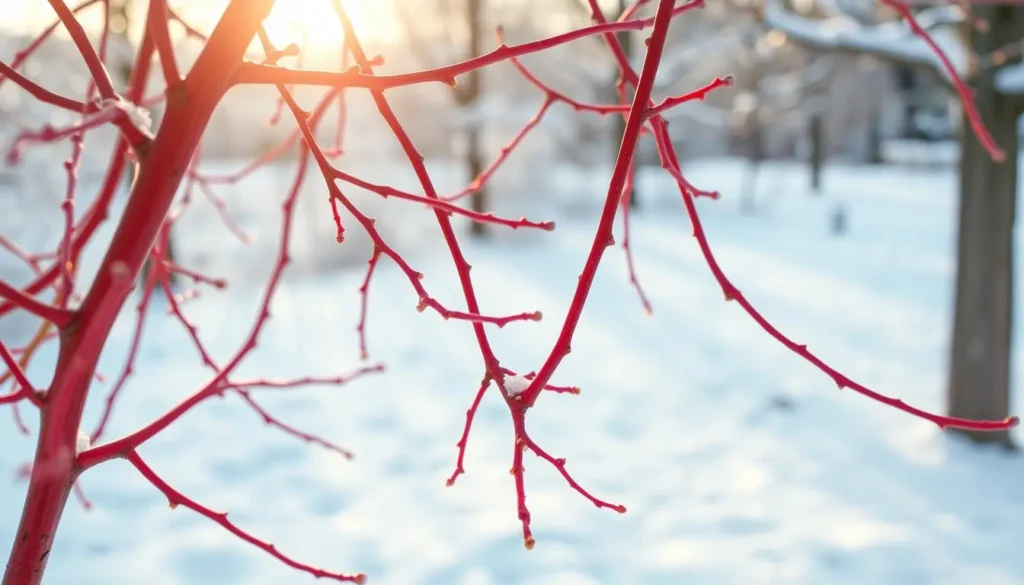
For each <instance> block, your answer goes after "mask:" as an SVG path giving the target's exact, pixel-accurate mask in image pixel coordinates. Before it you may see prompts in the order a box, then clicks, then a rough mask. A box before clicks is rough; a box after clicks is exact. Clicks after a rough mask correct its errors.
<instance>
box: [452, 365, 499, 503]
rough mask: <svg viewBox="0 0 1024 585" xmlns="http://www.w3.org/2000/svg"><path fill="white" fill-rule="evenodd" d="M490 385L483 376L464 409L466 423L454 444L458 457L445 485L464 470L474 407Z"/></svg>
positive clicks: (453, 483) (489, 378)
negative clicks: (468, 404) (473, 395)
mask: <svg viewBox="0 0 1024 585" xmlns="http://www.w3.org/2000/svg"><path fill="white" fill-rule="evenodd" d="M490 385H491V377H490V376H484V379H483V381H482V382H480V389H479V390H477V392H476V397H475V398H473V404H471V405H470V406H469V410H467V411H466V424H465V426H463V427H462V436H461V437H460V438H459V442H458V443H455V446H456V447H457V448H458V449H459V456H458V459H456V461H455V471H453V472H452V474H451V476H450V477H449V478H448V480H447V481H446V482H445V485H447V486H448V487H451V486H453V485H455V480H456V479H458V477H459V476H460V475H462V474H463V473H465V472H466V470H465V469H464V468H463V467H462V463H463V461H464V460H465V458H466V445H468V444H469V431H470V429H471V428H472V427H473V419H474V418H475V417H476V409H477V408H480V402H481V401H482V400H483V399H484V393H485V392H487V387H488V386H490Z"/></svg>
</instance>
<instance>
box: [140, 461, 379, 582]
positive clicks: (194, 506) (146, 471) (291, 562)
mask: <svg viewBox="0 0 1024 585" xmlns="http://www.w3.org/2000/svg"><path fill="white" fill-rule="evenodd" d="M124 457H125V459H127V460H128V462H129V463H131V464H132V465H133V466H134V467H135V469H137V470H138V471H139V473H140V474H142V477H144V478H145V479H146V481H148V482H149V483H151V484H153V487H155V488H156V489H158V490H160V493H162V494H163V495H164V497H166V498H167V502H168V504H169V505H170V507H171V509H172V510H173V509H174V508H177V507H178V506H184V507H186V508H188V509H189V510H192V511H193V512H195V513H197V514H199V515H201V516H204V517H206V518H208V519H209V520H212V521H214V522H216V523H217V524H219V525H221V526H222V527H223V528H224V529H225V530H227V531H228V532H230V533H231V534H234V535H235V536H237V537H238V538H241V539H242V540H244V541H245V542H248V543H249V544H251V545H253V546H255V547H256V548H258V549H260V550H262V551H263V552H265V553H267V554H269V555H270V556H272V557H274V558H275V559H277V560H279V561H281V562H282V563H284V564H285V565H288V566H289V567H291V568H293V569H297V570H299V571H302V572H303V573H308V574H310V575H312V576H314V577H316V578H318V579H320V578H323V579H332V580H334V581H342V582H351V583H365V582H366V576H365V575H363V574H362V573H357V574H354V575H350V574H345V573H331V572H328V571H324V570H323V569H318V568H316V567H314V566H312V565H307V564H305V563H300V562H299V561H296V560H295V559H293V558H292V557H290V556H287V555H285V554H283V553H282V552H280V551H279V550H277V547H275V546H274V545H273V544H271V543H269V542H267V541H265V540H260V539H258V538H256V537H255V536H253V535H252V534H250V533H248V532H246V531H245V530H242V529H241V528H239V527H238V526H237V525H236V524H235V523H234V522H231V521H230V520H228V515H227V513H225V512H215V511H214V510H212V509H210V508H207V507H206V506H204V505H202V504H200V503H199V502H197V501H195V500H193V499H192V498H190V497H188V496H186V495H185V494H183V493H181V492H179V491H178V490H176V489H174V488H173V487H171V486H170V484H168V483H167V482H166V481H164V480H163V479H162V478H161V477H160V476H159V475H157V474H156V472H155V471H153V469H152V468H150V467H149V465H147V464H146V462H145V461H143V460H142V457H139V454H138V453H137V452H136V451H135V450H134V449H132V450H129V451H127V452H126V453H125V454H124Z"/></svg>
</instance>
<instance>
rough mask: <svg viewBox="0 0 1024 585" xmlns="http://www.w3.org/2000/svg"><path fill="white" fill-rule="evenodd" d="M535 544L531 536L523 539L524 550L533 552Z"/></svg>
mask: <svg viewBox="0 0 1024 585" xmlns="http://www.w3.org/2000/svg"><path fill="white" fill-rule="evenodd" d="M536 544H537V541H536V540H534V538H533V537H532V536H527V537H526V538H524V539H523V546H525V547H526V550H533V547H534V545H536Z"/></svg>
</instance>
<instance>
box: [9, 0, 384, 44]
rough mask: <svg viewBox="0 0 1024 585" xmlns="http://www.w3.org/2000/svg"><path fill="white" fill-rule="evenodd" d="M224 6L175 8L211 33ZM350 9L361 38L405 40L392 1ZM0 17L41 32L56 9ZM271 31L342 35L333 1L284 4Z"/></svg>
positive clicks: (208, 2) (357, 1)
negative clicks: (398, 26)
mask: <svg viewBox="0 0 1024 585" xmlns="http://www.w3.org/2000/svg"><path fill="white" fill-rule="evenodd" d="M68 4H69V5H73V4H74V3H72V2H68ZM224 4H225V2H224V0H178V1H177V2H172V4H171V5H172V6H173V7H174V8H175V9H176V10H177V11H178V13H179V14H180V15H181V16H182V18H185V19H187V20H188V21H189V23H190V24H192V25H193V26H195V27H197V28H199V29H201V30H210V29H211V28H212V27H213V25H214V24H215V23H216V21H217V18H218V17H219V16H220V14H221V11H222V10H223V6H224ZM345 6H346V8H348V9H349V12H350V16H351V18H352V20H353V24H354V25H355V27H356V30H357V32H358V33H359V34H360V36H362V37H364V38H372V39H374V40H376V41H383V42H387V41H390V40H392V39H396V38H400V36H401V31H400V30H398V29H397V26H396V23H395V19H394V18H393V17H392V15H391V12H390V10H391V9H390V2H388V1H385V0H347V1H346V2H345ZM0 13H2V14H3V18H2V19H0V29H2V30H5V31H7V32H14V33H25V32H31V31H37V30H40V29H41V28H43V27H45V26H47V25H49V24H50V23H52V22H53V21H54V19H55V15H54V12H53V9H52V8H51V7H50V6H49V3H48V2H47V0H0ZM99 14H100V13H99V10H98V7H97V8H90V9H88V10H87V12H85V13H83V14H82V16H81V20H82V24H83V26H86V27H88V28H91V27H96V26H98V24H99V22H100V21H99ZM137 20H138V19H137ZM140 25H141V23H139V26H140ZM267 28H268V32H270V33H271V35H272V36H275V38H276V37H278V36H288V37H291V36H297V35H296V32H297V31H298V30H305V31H307V33H308V35H309V40H310V42H313V43H318V44H320V43H323V44H332V41H333V40H334V39H336V38H337V36H338V34H339V29H340V25H339V24H338V22H337V18H336V17H335V16H334V12H333V9H332V8H331V3H330V0H281V1H279V2H277V3H276V5H275V6H274V10H273V12H272V13H271V16H270V18H269V19H268V21H267ZM288 40H291V38H289V39H288Z"/></svg>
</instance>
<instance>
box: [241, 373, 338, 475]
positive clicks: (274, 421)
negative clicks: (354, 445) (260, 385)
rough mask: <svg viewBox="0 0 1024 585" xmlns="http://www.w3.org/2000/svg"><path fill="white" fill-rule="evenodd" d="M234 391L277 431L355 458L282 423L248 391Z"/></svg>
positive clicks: (314, 436)
mask: <svg viewBox="0 0 1024 585" xmlns="http://www.w3.org/2000/svg"><path fill="white" fill-rule="evenodd" d="M234 390H235V392H236V393H237V394H238V395H239V396H241V397H242V400H244V401H245V402H246V404H248V405H249V407H250V408H252V409H253V410H254V411H256V413H257V414H259V415H260V416H261V417H262V418H263V422H265V423H266V424H268V425H270V426H272V427H275V428H277V429H280V430H281V431H283V432H284V433H285V434H288V435H291V436H293V437H295V438H297V439H301V440H303V441H305V442H307V443H312V444H314V445H319V446H321V447H323V448H324V449H327V450H328V451H334V452H335V453H337V454H339V455H341V456H342V457H344V458H345V459H352V458H353V457H354V455H353V454H352V452H351V451H349V450H347V449H343V448H342V447H339V446H337V445H335V444H334V443H331V442H330V441H327V440H325V439H321V438H320V437H318V436H316V435H312V434H310V433H307V432H304V431H301V430H299V429H297V428H295V427H293V426H291V425H289V424H286V423H283V422H281V421H280V420H278V419H277V418H276V417H274V415H272V414H270V412H269V411H267V410H266V409H265V408H263V407H262V406H260V405H259V403H257V402H256V400H255V399H253V397H252V394H250V393H249V391H248V390H243V389H241V388H234Z"/></svg>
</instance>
